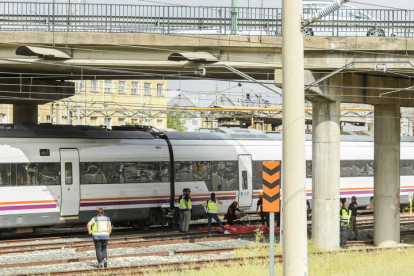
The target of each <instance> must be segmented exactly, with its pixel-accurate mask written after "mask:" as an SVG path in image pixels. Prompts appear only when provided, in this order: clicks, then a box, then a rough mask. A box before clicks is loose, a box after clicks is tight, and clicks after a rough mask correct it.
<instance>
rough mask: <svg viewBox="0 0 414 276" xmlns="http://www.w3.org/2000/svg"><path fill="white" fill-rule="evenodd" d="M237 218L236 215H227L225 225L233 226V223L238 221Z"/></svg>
mask: <svg viewBox="0 0 414 276" xmlns="http://www.w3.org/2000/svg"><path fill="white" fill-rule="evenodd" d="M238 219H239V218H238V217H237V216H236V215H227V223H228V224H229V225H233V221H235V220H238Z"/></svg>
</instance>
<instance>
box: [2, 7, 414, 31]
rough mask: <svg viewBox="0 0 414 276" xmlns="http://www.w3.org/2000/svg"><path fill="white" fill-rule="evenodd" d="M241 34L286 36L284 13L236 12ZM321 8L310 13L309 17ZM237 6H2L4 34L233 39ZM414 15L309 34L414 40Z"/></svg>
mask: <svg viewBox="0 0 414 276" xmlns="http://www.w3.org/2000/svg"><path fill="white" fill-rule="evenodd" d="M235 12H236V13H237V30H238V34H241V35H263V36H264V35H272V36H280V35H281V34H282V32H281V30H282V17H281V14H282V10H281V9H277V8H252V7H239V8H235ZM315 12H316V9H304V11H303V15H304V18H307V17H310V16H311V15H312V14H314V13H315ZM231 15H232V8H231V7H188V6H154V5H124V4H87V3H50V2H37V3H36V2H0V31H45V32H108V33H137V32H143V33H162V34H222V35H226V34H230V31H231ZM413 19H414V12H413V11H404V10H386V9H339V10H338V11H336V12H334V13H333V14H331V15H330V16H329V17H326V18H323V19H322V20H320V21H318V22H315V23H314V24H312V25H311V26H309V27H307V28H305V29H304V35H309V36H313V35H315V36H367V35H368V36H397V37H412V36H413V33H414V21H413Z"/></svg>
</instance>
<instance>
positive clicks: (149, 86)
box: [144, 82, 151, 96]
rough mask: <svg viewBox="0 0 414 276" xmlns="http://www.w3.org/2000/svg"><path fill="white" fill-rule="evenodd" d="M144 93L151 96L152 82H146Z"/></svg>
mask: <svg viewBox="0 0 414 276" xmlns="http://www.w3.org/2000/svg"><path fill="white" fill-rule="evenodd" d="M144 95H146V96H151V83H149V82H146V83H144Z"/></svg>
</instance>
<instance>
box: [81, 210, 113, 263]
mask: <svg viewBox="0 0 414 276" xmlns="http://www.w3.org/2000/svg"><path fill="white" fill-rule="evenodd" d="M97 214H98V215H97V216H96V217H93V218H92V219H91V220H90V221H89V222H88V224H87V225H86V227H87V228H88V233H89V234H92V236H93V243H94V244H95V250H96V258H97V259H98V267H99V268H102V261H103V267H108V261H107V258H108V256H107V252H106V247H107V246H108V241H109V235H111V232H112V226H111V220H110V219H109V218H108V217H106V216H104V211H103V209H102V208H99V209H98V211H97Z"/></svg>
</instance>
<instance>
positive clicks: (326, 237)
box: [312, 102, 341, 250]
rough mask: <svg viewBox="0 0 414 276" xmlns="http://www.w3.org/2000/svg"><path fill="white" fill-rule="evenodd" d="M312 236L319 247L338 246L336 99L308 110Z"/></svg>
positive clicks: (338, 178) (337, 134) (338, 114)
mask: <svg viewBox="0 0 414 276" xmlns="http://www.w3.org/2000/svg"><path fill="white" fill-rule="evenodd" d="M312 113H313V114H312V130H313V131H312V238H313V240H314V241H315V243H316V245H317V246H318V247H320V248H321V249H325V250H334V249H336V248H338V246H339V196H340V156H339V154H340V115H341V109H340V102H334V103H327V102H314V103H313V109H312Z"/></svg>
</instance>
